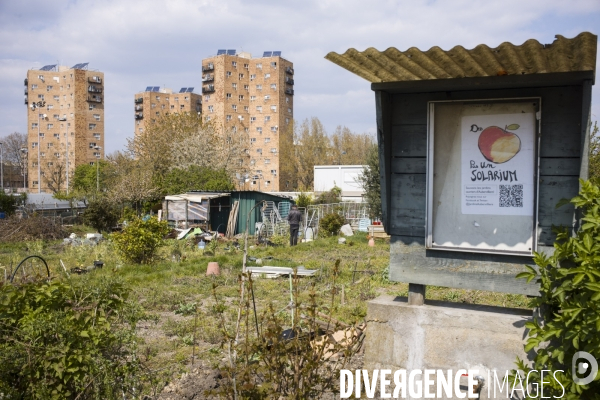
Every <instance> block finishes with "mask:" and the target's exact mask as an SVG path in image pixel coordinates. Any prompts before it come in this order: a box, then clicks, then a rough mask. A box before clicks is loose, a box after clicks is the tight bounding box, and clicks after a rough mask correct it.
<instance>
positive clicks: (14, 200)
mask: <svg viewBox="0 0 600 400" xmlns="http://www.w3.org/2000/svg"><path fill="white" fill-rule="evenodd" d="M26 200H27V194H26V193H22V194H20V195H12V194H6V193H5V192H4V191H3V190H0V212H3V213H5V214H6V215H7V216H10V215H13V214H14V213H15V211H17V208H18V207H19V205H22V204H24V203H25V201H26Z"/></svg>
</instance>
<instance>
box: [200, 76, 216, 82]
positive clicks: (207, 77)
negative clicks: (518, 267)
mask: <svg viewBox="0 0 600 400" xmlns="http://www.w3.org/2000/svg"><path fill="white" fill-rule="evenodd" d="M214 80H215V76H214V75H211V74H206V75H202V82H211V81H214Z"/></svg>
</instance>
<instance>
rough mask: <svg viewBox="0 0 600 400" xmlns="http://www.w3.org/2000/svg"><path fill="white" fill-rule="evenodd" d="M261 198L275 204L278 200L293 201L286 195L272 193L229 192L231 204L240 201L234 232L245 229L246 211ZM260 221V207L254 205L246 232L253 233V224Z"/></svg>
mask: <svg viewBox="0 0 600 400" xmlns="http://www.w3.org/2000/svg"><path fill="white" fill-rule="evenodd" d="M262 200H266V201H273V202H275V204H278V203H279V202H280V201H287V202H290V203H294V201H293V200H291V199H288V198H286V197H281V196H274V195H272V194H268V193H263V192H251V191H245V192H231V204H233V202H234V201H239V202H240V208H239V214H238V220H237V228H236V231H235V232H236V234H237V233H243V232H245V231H246V219H247V218H248V212H250V209H251V208H252V207H254V206H255V205H256V203H257V202H259V201H262ZM261 221H262V217H261V215H260V207H256V208H255V209H254V211H253V212H252V215H250V229H249V230H248V233H250V234H251V235H253V234H254V226H255V224H256V223H257V222H261Z"/></svg>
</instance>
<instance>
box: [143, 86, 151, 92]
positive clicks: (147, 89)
mask: <svg viewBox="0 0 600 400" xmlns="http://www.w3.org/2000/svg"><path fill="white" fill-rule="evenodd" d="M152 88H153V86H146V90H144V91H145V92H151V91H152Z"/></svg>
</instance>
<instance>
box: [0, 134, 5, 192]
mask: <svg viewBox="0 0 600 400" xmlns="http://www.w3.org/2000/svg"><path fill="white" fill-rule="evenodd" d="M0 181H1V182H2V191H4V143H2V142H0Z"/></svg>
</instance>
